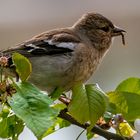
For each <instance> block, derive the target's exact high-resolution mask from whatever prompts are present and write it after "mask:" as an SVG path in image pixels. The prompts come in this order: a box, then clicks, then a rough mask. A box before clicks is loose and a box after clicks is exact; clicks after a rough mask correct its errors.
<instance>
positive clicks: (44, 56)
mask: <svg viewBox="0 0 140 140" xmlns="http://www.w3.org/2000/svg"><path fill="white" fill-rule="evenodd" d="M124 32H125V30H123V29H121V28H119V27H117V26H115V25H114V24H113V23H112V22H111V21H110V20H109V19H108V18H106V17H104V16H103V15H101V14H99V13H95V12H89V13H86V14H84V15H83V16H82V17H81V18H80V19H79V20H78V21H77V22H76V23H74V24H73V25H72V26H71V27H66V28H59V29H53V30H49V31H46V32H43V33H41V34H39V35H37V36H34V37H32V38H31V39H29V40H27V41H24V42H22V43H20V44H19V45H16V46H15V47H11V48H8V49H6V50H1V51H0V54H1V56H8V66H7V68H6V69H7V71H8V72H9V71H10V72H11V74H12V75H17V74H16V70H15V68H14V66H13V61H12V54H13V53H14V52H18V53H20V54H22V55H24V56H25V57H27V58H28V59H29V61H30V62H31V64H32V69H33V70H32V73H31V75H30V77H29V79H28V81H30V82H31V83H32V84H34V85H36V86H37V87H38V88H40V89H41V90H43V91H47V92H48V93H49V94H50V93H52V92H53V91H54V90H55V89H56V88H58V87H60V88H63V89H64V91H69V90H71V88H72V87H73V86H74V85H75V84H77V83H85V82H86V81H87V80H88V79H89V78H90V77H91V76H92V75H93V73H94V72H95V71H96V69H97V67H98V66H99V64H100V63H101V61H102V59H103V57H104V56H105V54H106V53H107V52H108V50H109V49H110V46H111V43H112V38H114V37H116V36H122V41H123V44H124V43H125V42H124V41H125V40H124ZM21 65H22V64H21Z"/></svg>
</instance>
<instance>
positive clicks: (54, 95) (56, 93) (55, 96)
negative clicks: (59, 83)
mask: <svg viewBox="0 0 140 140" xmlns="http://www.w3.org/2000/svg"><path fill="white" fill-rule="evenodd" d="M63 91H64V90H63V88H61V87H59V88H56V89H55V90H54V91H53V92H52V93H51V94H50V96H51V99H53V100H56V99H58V98H59V97H60V95H61V94H62V93H63Z"/></svg>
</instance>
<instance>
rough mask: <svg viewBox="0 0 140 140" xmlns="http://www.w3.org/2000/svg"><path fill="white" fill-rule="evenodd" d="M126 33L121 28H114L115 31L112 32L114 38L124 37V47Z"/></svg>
mask: <svg viewBox="0 0 140 140" xmlns="http://www.w3.org/2000/svg"><path fill="white" fill-rule="evenodd" d="M125 32H126V31H125V30H123V29H121V28H118V27H114V29H113V30H112V37H114V36H120V35H121V36H122V43H123V45H125V38H124V33H125Z"/></svg>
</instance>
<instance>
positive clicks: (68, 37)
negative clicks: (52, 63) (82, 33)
mask: <svg viewBox="0 0 140 140" xmlns="http://www.w3.org/2000/svg"><path fill="white" fill-rule="evenodd" d="M79 42H80V39H79V38H78V37H77V36H76V35H74V34H72V33H69V32H64V31H63V32H62V31H61V32H48V33H43V34H41V35H38V36H36V37H34V38H32V39H31V40H29V41H26V42H24V43H22V44H20V45H18V46H17V47H14V48H11V49H8V50H6V51H4V53H13V52H19V53H21V54H23V55H24V56H26V57H34V56H40V55H58V54H64V53H71V52H73V51H74V50H75V48H76V47H77V44H78V43H79Z"/></svg>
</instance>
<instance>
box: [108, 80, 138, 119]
mask: <svg viewBox="0 0 140 140" xmlns="http://www.w3.org/2000/svg"><path fill="white" fill-rule="evenodd" d="M108 95H109V99H110V108H112V109H110V111H111V112H112V113H122V114H123V116H124V117H125V119H127V120H129V121H134V120H135V119H136V118H138V117H140V109H139V107H140V103H139V101H140V79H139V78H134V77H132V78H128V79H126V80H124V81H122V82H121V83H120V84H119V85H118V86H117V88H116V90H115V91H114V92H110V93H108Z"/></svg>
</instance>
